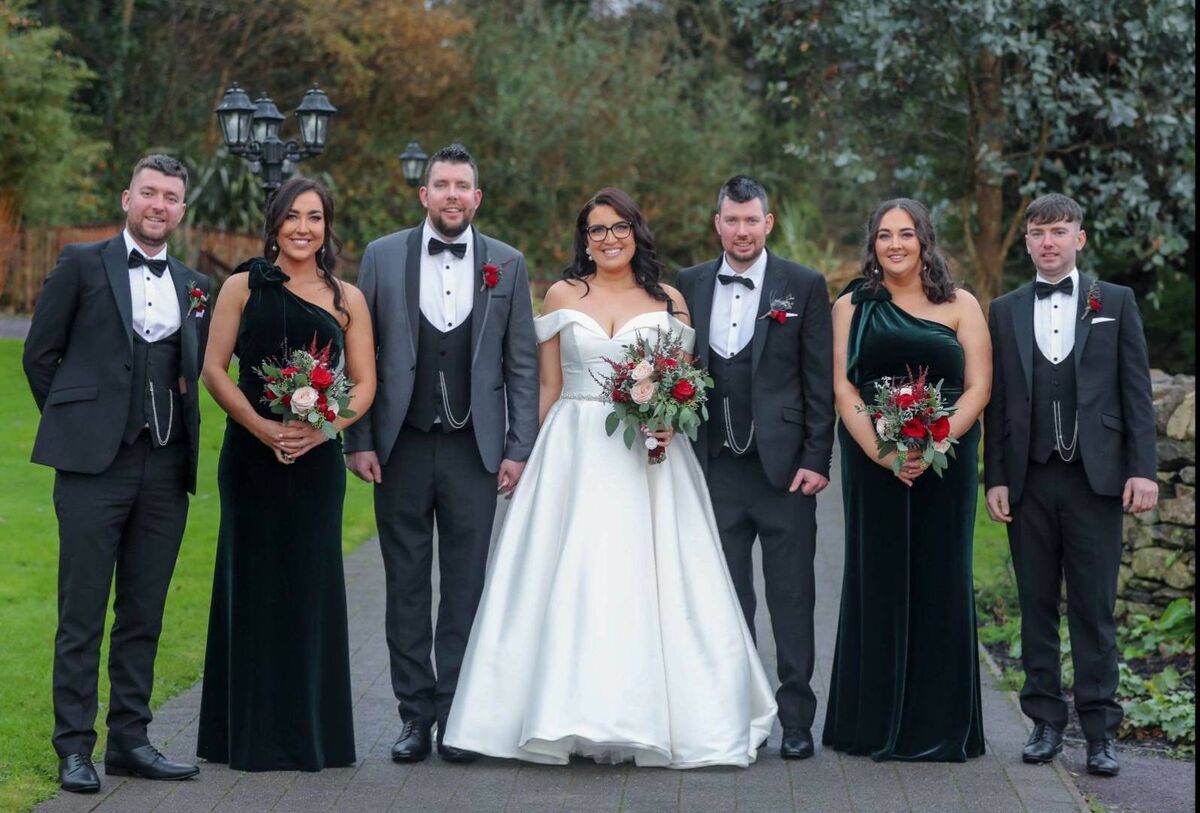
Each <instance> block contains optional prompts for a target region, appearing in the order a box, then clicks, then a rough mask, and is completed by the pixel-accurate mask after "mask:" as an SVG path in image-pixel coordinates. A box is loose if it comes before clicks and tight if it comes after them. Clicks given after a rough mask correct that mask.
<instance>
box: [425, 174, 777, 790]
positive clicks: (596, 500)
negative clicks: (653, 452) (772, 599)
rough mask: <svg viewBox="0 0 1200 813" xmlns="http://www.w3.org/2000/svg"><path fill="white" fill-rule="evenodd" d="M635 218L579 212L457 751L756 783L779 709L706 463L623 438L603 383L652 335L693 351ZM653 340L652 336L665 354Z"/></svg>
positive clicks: (588, 208)
mask: <svg viewBox="0 0 1200 813" xmlns="http://www.w3.org/2000/svg"><path fill="white" fill-rule="evenodd" d="M661 270H662V264H661V263H660V262H659V261H658V260H657V259H656V258H655V252H654V240H653V237H652V236H651V234H650V230H649V228H648V227H647V226H646V223H645V221H644V219H643V217H642V214H641V212H640V211H639V210H638V208H637V206H636V204H635V203H634V202H633V200H632V199H631V198H630V197H629V196H628V195H626V194H625V193H624V192H622V191H621V190H619V189H612V188H609V189H603V190H601V191H600V192H598V193H597V194H596V195H595V197H593V198H592V199H591V200H589V201H588V202H587V204H586V205H585V206H584V207H583V210H582V211H581V212H580V213H579V218H578V220H577V222H576V228H575V259H574V262H573V263H572V264H571V265H570V266H569V267H568V268H567V269H566V270H565V271H564V272H563V277H564V280H563V281H561V282H558V283H555V284H554V285H553V286H551V288H550V290H549V291H548V292H547V293H546V301H545V306H544V308H543V315H542V316H541V317H539V318H538V319H537V320H535V326H536V329H537V335H538V339H539V341H540V342H541V346H540V351H539V352H540V370H541V399H540V413H539V414H540V416H541V420H542V428H541V432H540V434H539V435H538V439H537V443H536V445H535V446H534V449H533V453H532V455H531V456H530V458H529V462H528V465H527V467H526V470H525V473H524V476H523V477H522V478H521V483H520V485H519V486H518V487H517V489H516V492H515V494H514V496H513V498H512V504H511V506H510V507H509V510H508V514H507V516H506V517H505V520H504V523H503V526H502V527H501V529H500V531H499V535H498V538H497V540H496V543H495V546H494V548H493V550H492V554H491V559H490V561H489V563H488V574H487V580H486V582H485V585H484V590H483V598H482V600H481V601H480V604H479V610H478V612H477V614H476V616H475V623H474V626H473V627H472V629H471V637H470V641H469V643H468V644H467V651H466V655H465V657H464V659H463V664H462V671H461V673H460V676H459V681H458V690H457V692H456V694H455V698H454V704H453V706H452V707H451V709H450V716H449V719H448V721H447V725H446V732H445V737H444V742H445V743H446V744H448V745H452V746H454V747H456V748H463V749H467V750H470V751H475V752H479V753H483V754H488V755H490V756H496V757H508V758H516V759H523V760H528V761H530V762H540V763H547V764H559V765H561V764H565V763H566V762H567V761H568V760H569V758H570V757H571V755H572V754H579V755H582V756H587V757H592V758H594V759H595V760H596V761H597V762H622V761H626V760H629V759H632V760H633V761H634V762H635V763H636V764H638V765H649V766H669V767H672V768H695V767H700V766H705V765H739V766H746V765H749V764H750V763H751V762H753V761H754V759H755V756H756V754H757V752H758V748H759V747H760V745H761V744H762V743H763V742H764V741H765V740H766V738H767V735H768V733H769V732H770V730H771V726H772V725H773V723H774V721H775V712H776V706H775V700H774V697H773V696H772V693H771V688H770V685H769V684H768V682H767V678H766V675H765V674H764V672H763V668H762V664H761V662H760V661H759V659H758V654H757V652H756V650H755V648H754V643H753V641H752V639H751V637H750V632H749V630H747V628H746V624H745V621H744V620H743V617H742V612H741V609H740V607H739V605H738V600H737V595H736V593H735V592H734V588H733V583H732V581H731V580H730V578H729V571H728V570H727V568H726V564H725V558H724V555H723V554H722V552H721V545H720V541H719V538H718V535H717V527H716V523H715V521H714V519H713V512H712V507H711V505H710V504H709V500H708V492H707V490H706V489H705V486H704V479H703V475H702V473H701V470H700V466H699V463H698V462H697V461H696V457H695V455H694V454H693V452H692V449H691V446H690V445H689V443H688V441H687V439H686V438H683V437H680V438H675V439H674V442H672V436H671V433H670V432H662V433H657V434H656V437H658V439H659V441H660V442H661V443H666V444H669V448H668V450H667V454H666V460H665V462H664V463H661V464H659V465H653V466H651V465H648V464H647V462H646V450H645V448H643V447H642V446H641V445H640V444H635V445H634V448H633V449H626V448H625V444H624V443H623V441H622V439H621V436H620V433H617V434H615V435H613V436H611V437H610V436H608V435H607V434H606V433H605V430H604V420H605V417H606V416H607V414H608V413H609V411H610V409H609V406H608V405H607V403H606V401H605V398H604V396H603V395H602V393H601V391H600V387H599V385H598V384H597V383H596V382H595V380H594V379H593V378H592V375H591V374H592V372H596V373H597V374H601V373H605V372H609V371H610V370H611V368H610V367H609V366H608V364H607V362H606V361H605V357H608V358H617V357H618V356H619V355H620V354H621V350H622V346H623V345H625V344H628V343H630V342H632V341H633V340H634V339H635V338H637V337H638V336H639V335H644V333H645V332H648V331H663V332H665V331H673V332H675V333H678V334H682V336H683V338H684V346H685V348H690V347H691V345H692V344H693V343H694V341H695V334H694V332H693V331H692V329H691V328H690V327H689V326H688V325H687V323H686V322H685V321H684V320H685V318H686V314H684V313H681V311H682V309H683V299H682V297H681V296H680V294H679V292H678V291H676V290H675V289H673V288H671V287H670V286H667V285H663V284H661V283H660V282H659V274H660V272H661ZM651 338H653V337H651Z"/></svg>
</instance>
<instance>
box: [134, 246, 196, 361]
mask: <svg viewBox="0 0 1200 813" xmlns="http://www.w3.org/2000/svg"><path fill="white" fill-rule="evenodd" d="M167 264H168V266H169V267H170V269H171V282H172V283H173V284H174V285H175V296H176V297H178V299H179V348H180V352H182V353H183V358H182V360H181V361H182V366H181V369H182V370H183V377H184V378H186V379H187V380H188V381H195V380H196V378H197V373H198V372H199V371H198V370H197V369H196V360H197V358H198V355H197V353H196V320H195V319H189V318H188V311H189V310H190V308H189V306H188V302H189V297H188V291H189V290H190V289H191V287H192V275H191V274H190V273H189V272H188V270H187V269H186V268H184V267H183V264H182V263H181V262H179V261H178V260H176V259H175V258H174V257H171V256H168V257H167ZM126 278H127V279H128V275H126Z"/></svg>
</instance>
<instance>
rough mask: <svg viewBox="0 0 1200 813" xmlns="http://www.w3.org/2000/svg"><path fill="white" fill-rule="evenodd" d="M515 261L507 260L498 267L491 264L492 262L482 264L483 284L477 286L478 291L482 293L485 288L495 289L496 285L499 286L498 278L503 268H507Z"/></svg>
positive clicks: (513, 258)
mask: <svg viewBox="0 0 1200 813" xmlns="http://www.w3.org/2000/svg"><path fill="white" fill-rule="evenodd" d="M515 259H516V257H512V258H509V259H507V260H505V261H504V262H502V263H500V264H499V265H496V263H492V262H485V263H484V264H483V269H482V271H483V274H482V276H483V284H482V285H480V286H479V290H481V291H482V290H485V289H487V288H495V287H496V286H497V285H499V284H500V276H501V273H502V272H503V271H504V268H505V266H507V265H508V264H509V263H511V262H512V261H513V260H515Z"/></svg>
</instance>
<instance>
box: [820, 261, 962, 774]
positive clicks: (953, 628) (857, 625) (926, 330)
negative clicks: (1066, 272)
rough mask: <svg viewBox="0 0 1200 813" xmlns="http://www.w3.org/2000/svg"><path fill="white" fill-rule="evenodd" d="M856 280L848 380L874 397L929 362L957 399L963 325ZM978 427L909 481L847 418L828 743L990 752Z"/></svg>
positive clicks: (879, 755)
mask: <svg viewBox="0 0 1200 813" xmlns="http://www.w3.org/2000/svg"><path fill="white" fill-rule="evenodd" d="M851 288H852V289H853V290H854V294H853V302H854V303H855V304H856V306H857V307H856V309H855V313H854V317H853V319H852V321H851V324H850V340H849V347H848V348H847V375H848V377H849V379H850V381H851V383H853V384H854V385H855V386H856V387H858V390H859V392H860V393H861V394H862V396H863V399H864V401H868V402H869V401H870V400H871V399H872V398H873V397H874V394H875V388H874V382H875V381H876V380H877V379H879V378H881V377H882V376H893V377H895V376H904V375H905V374H906V367H910V368H911V369H912V371H913V373H914V374H916V373H917V368H918V367H928V368H929V377H928V380H929V381H930V382H933V383H936V382H937V381H938V380H939V379H944V382H943V384H942V394H943V396H944V397H945V398H946V400H947V401H949V402H951V403H953V401H955V400H956V399H957V398H958V397H959V396H960V395H961V394H962V388H963V364H964V356H963V349H962V346H961V345H960V344H959V343H958V339H957V337H956V336H955V333H954V331H953V330H952V329H950V328H949V327H946V326H945V325H942V324H939V323H937V322H933V321H929V320H927V319H920V318H918V317H915V316H912V315H910V314H908V313H906V312H905V311H903V310H901V309H900V308H899V307H897V306H896V305H895V304H893V302H892V301H891V295H890V294H889V293H888V292H887V289H886V288H884V287H882V286H880V287H879V289H878V290H877V291H869V290H867V289H865V288H863V287H861V283H860V282H856V283H855V284H852V286H851ZM979 431H980V430H979V425H978V424H976V425H975V426H974V427H972V429H971V431H970V432H968V433H967V434H966V435H965V436H963V437H962V438H960V439H959V442H958V445H957V446H956V447H955V449H954V451H955V453H956V455H957V458H951V459H950V461H949V462H950V465H949V468H948V469H947V470H946V471H945V472H944V473H943V475H944V476H943V477H941V478H939V477H938V476H937V475H936V474H935V473H934V472H933V471H932V470H930V471H927V472H925V473H924V474H922V475H921V476H920V477H918V478H917V480H916V482H915V483H914V485H913V486H912V488H909V487H908V486H906V485H904V484H903V483H902V482H900V480H898V479H896V477H895V476H893V474H892V472H891V470H890V469H887V468H884V467H883V466H880V465H879V464H878V463H877V462H875V461H874V460H872V459H871V458H869V457H868V456H867V455H866V454H865V453H864V452H863V450H862V448H861V447H859V445H858V443H857V441H855V440H854V438H853V437H851V435H850V433H849V432H847V431H846V428H845V427H844V426H842V425H841V424H840V423H839V426H838V440H839V444H840V447H841V464H842V495H843V498H844V509H843V510H844V512H845V519H846V556H845V572H844V576H843V584H842V604H841V617H840V619H839V621H838V635H837V647H836V650H835V653H834V660H833V673H832V678H831V680H830V687H829V703H828V707H827V709H826V714H825V729H824V732H823V734H822V742H824V743H825V745H827V746H831V747H833V748H834V749H836V750H838V751H844V752H846V753H849V754H857V755H869V756H870V757H871V758H872V759H875V760H885V759H895V760H910V761H915V760H930V761H946V762H962V761H965V760H966V759H967V758H968V757H977V756H979V755H981V754H982V753H983V750H984V743H983V715H982V712H981V709H980V694H979V653H978V651H977V648H976V634H975V599H974V593H973V590H972V583H971V547H972V535H973V529H974V525H975V504H976V498H977V492H978V488H979V475H978V471H977V458H978V446H979ZM873 454H874V452H872V455H873Z"/></svg>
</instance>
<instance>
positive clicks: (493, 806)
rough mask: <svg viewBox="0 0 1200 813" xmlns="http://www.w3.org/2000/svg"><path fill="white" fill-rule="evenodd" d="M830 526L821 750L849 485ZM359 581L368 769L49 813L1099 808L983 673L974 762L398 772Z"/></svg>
mask: <svg viewBox="0 0 1200 813" xmlns="http://www.w3.org/2000/svg"><path fill="white" fill-rule="evenodd" d="M818 520H819V522H820V527H821V529H822V532H821V539H820V542H819V545H818V552H817V560H816V568H817V608H816V629H817V671H816V675H815V678H814V689H815V691H816V693H817V699H818V702H819V704H820V706H819V708H818V711H817V728H816V730H815V732H814V733H815V734H816V736H817V739H818V742H819V740H820V727H821V722H822V721H823V720H824V715H825V709H824V701H825V697H826V694H827V687H828V681H829V670H830V664H831V660H832V655H833V639H834V635H835V634H836V629H837V615H838V596H839V591H840V589H841V572H842V553H843V550H842V531H841V527H842V521H841V495H840V491H839V489H838V477H837V475H836V473H835V475H834V481H833V483H832V484H831V486H830V487H829V489H828V490H827V491H826V493H825V494H823V495H822V496H821V498H820V500H819V508H818ZM434 572H435V573H436V572H437V568H436V566H435V568H434ZM346 584H347V592H348V597H349V607H350V648H351V658H352V662H351V668H352V680H353V687H354V704H355V705H354V728H355V735H356V739H357V750H358V756H359V761H358V764H357V765H356V766H354V767H351V768H335V769H330V770H325V771H322V772H320V773H315V774H306V773H298V772H290V773H282V772H281V773H258V774H248V773H239V772H237V771H231V770H229V769H227V768H225V767H224V766H220V765H210V764H204V765H203V766H202V768H201V773H200V776H199V778H197V779H195V780H190V781H186V782H179V783H167V782H150V781H145V780H138V779H119V778H116V777H105V776H104V774H103V772H101V781H102V782H103V783H104V788H103V791H102V792H101V793H100V794H98V795H95V796H78V795H74V794H70V793H64V794H60V796H59V797H58V798H56V799H53V800H50V801H48V802H45V803H43V804H42V805H41V806H39V807H38V808H37V810H38V811H39V813H66V812H67V811H92V810H95V811H101V812H102V813H141V812H142V811H151V810H154V811H164V813H207V811H220V812H221V813H224V811H229V813H254V812H255V811H275V813H284V812H285V811H352V813H374V811H380V812H381V813H382V812H383V811H389V812H390V813H431V812H432V811H455V812H456V813H458V812H461V813H474V812H475V811H478V812H479V813H485V812H489V813H491V812H494V813H501V812H502V811H503V812H504V813H543V812H545V813H549V812H550V811H562V813H585V812H586V811H611V812H613V813H667V811H678V812H679V813H683V812H684V811H686V812H687V813H701V812H702V811H711V813H726V812H727V811H737V813H785V812H786V811H813V813H842V812H843V811H845V812H846V813H883V812H884V811H914V812H915V813H941V812H942V811H968V812H969V813H1015V812H1016V811H1029V813H1078V812H1079V811H1083V813H1086V811H1087V809H1088V808H1087V806H1086V805H1085V803H1084V801H1083V798H1082V797H1081V796H1080V795H1079V792H1078V791H1077V790H1076V788H1075V786H1074V784H1073V783H1072V780H1071V778H1070V776H1069V775H1068V773H1067V772H1066V770H1064V768H1063V766H1062V765H1061V764H1055V765H1053V766H1028V765H1024V764H1022V763H1021V760H1020V753H1021V747H1022V746H1023V745H1024V742H1025V738H1026V737H1027V732H1028V729H1027V727H1026V723H1025V722H1024V718H1023V717H1022V716H1021V714H1020V712H1019V711H1018V709H1017V708H1016V706H1015V705H1014V703H1013V699H1012V696H1011V695H1010V694H1009V693H1007V692H1005V691H1002V690H1000V689H998V688H997V687H996V685H995V679H994V676H993V675H992V674H991V673H990V672H989V671H987V669H985V670H984V673H983V677H984V686H983V713H984V731H985V734H986V736H987V754H986V755H984V756H983V757H980V758H979V759H976V760H972V761H971V762H968V763H966V764H960V765H949V764H938V763H916V764H909V763H875V762H872V761H871V760H870V759H868V758H866V757H848V756H843V755H841V754H838V753H836V752H833V751H830V750H825V749H824V748H821V747H820V746H818V751H817V754H816V756H815V757H813V758H812V759H808V760H804V761H802V762H794V761H789V762H785V761H783V760H782V759H780V758H779V757H778V746H779V736H780V731H779V727H778V725H776V728H775V731H774V732H773V734H772V736H771V739H770V745H769V746H768V748H767V749H765V750H764V751H763V752H762V753H760V756H759V760H758V762H757V763H756V764H754V765H752V766H750V767H749V768H747V769H744V770H743V769H738V768H706V769H698V770H691V771H671V770H666V769H635V768H633V767H631V766H628V765H621V766H612V765H595V764H592V763H590V762H582V761H581V762H574V763H572V764H571V765H569V766H566V767H548V766H537V765H527V764H523V763H519V762H514V761H506V760H496V759H485V760H481V761H479V762H476V763H474V764H471V765H465V766H460V765H450V764H448V763H444V762H441V761H440V760H438V758H437V757H436V756H431V757H430V759H428V760H427V761H425V762H423V763H419V764H416V765H397V764H394V763H393V762H392V761H391V759H390V758H389V749H390V748H391V745H392V742H393V741H394V740H395V738H396V737H397V735H398V734H399V730H400V725H401V724H400V721H399V719H398V718H397V715H396V703H395V700H394V699H393V697H392V692H391V685H390V680H389V676H388V659H387V649H386V644H385V642H384V633H383V611H384V604H383V568H382V564H381V560H380V556H379V548H378V545H377V544H375V543H374V542H368V543H366V544H364V545H363V546H362V547H361V548H360V549H359V550H358V551H356V552H355V553H354V554H352V555H351V556H350V557H349V558H348V559H347V560H346ZM759 590H760V602H759V607H760V611H759V616H758V618H757V619H756V621H757V625H756V626H757V632H758V640H759V642H760V645H761V648H762V650H763V651H762V655H763V659H764V661H765V663H766V665H767V673H768V674H769V675H773V673H774V668H775V654H774V649H773V646H772V644H771V633H770V626H769V620H768V617H767V615H766V611H765V609H764V605H765V602H763V601H762V600H761V590H762V585H761V582H760V584H759ZM199 703H200V688H199V685H197V686H194V687H192V688H191V689H190V690H189V691H187V692H185V693H184V694H182V695H180V696H179V697H176V698H175V699H173V700H172V701H170V702H169V703H166V704H164V705H163V707H162V708H161V709H160V710H159V712H158V714H157V716H156V718H155V720H154V723H153V725H152V726H151V731H150V734H151V739H152V740H153V741H154V742H155V743H156V744H158V745H159V746H160V747H163V748H164V750H165V752H166V753H167V755H168V756H170V757H174V758H176V759H193V758H194V755H195V752H196V749H195V746H196V720H197V712H198V708H199ZM101 771H102V769H101Z"/></svg>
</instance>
